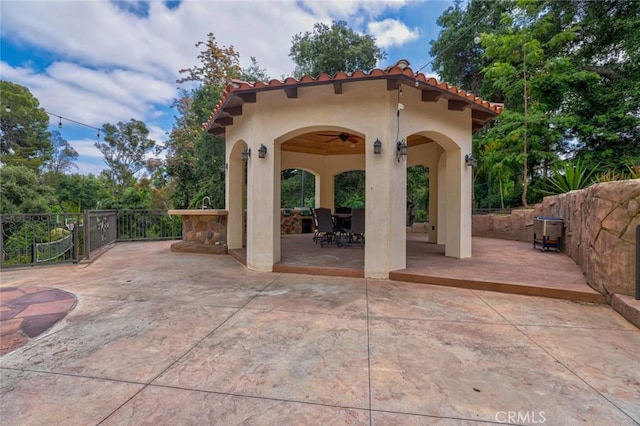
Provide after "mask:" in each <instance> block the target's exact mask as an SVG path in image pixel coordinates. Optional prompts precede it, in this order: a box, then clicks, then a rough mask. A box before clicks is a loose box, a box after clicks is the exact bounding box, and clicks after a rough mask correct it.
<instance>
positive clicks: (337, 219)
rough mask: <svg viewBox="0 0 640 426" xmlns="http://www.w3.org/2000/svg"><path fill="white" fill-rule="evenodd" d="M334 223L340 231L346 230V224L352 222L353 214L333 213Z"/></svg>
mask: <svg viewBox="0 0 640 426" xmlns="http://www.w3.org/2000/svg"><path fill="white" fill-rule="evenodd" d="M331 217H332V218H333V221H334V223H335V224H336V226H337V227H338V228H340V229H342V228H344V227H345V226H344V225H345V223H348V222H349V221H350V220H351V213H333V214H332V215H331Z"/></svg>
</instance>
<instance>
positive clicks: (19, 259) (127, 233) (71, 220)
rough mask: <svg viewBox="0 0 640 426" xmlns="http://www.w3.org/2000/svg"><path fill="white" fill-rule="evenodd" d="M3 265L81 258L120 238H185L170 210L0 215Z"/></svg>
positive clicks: (180, 226)
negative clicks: (168, 211) (168, 212)
mask: <svg viewBox="0 0 640 426" xmlns="http://www.w3.org/2000/svg"><path fill="white" fill-rule="evenodd" d="M0 228H1V232H0V267H1V268H6V267H17V266H34V265H38V264H45V263H46V264H51V263H64V262H78V261H80V260H82V259H91V256H92V254H95V252H96V251H97V250H99V249H101V248H103V247H105V246H108V245H109V244H113V243H115V242H117V241H143V240H171V239H181V238H182V220H181V218H180V217H179V216H169V215H168V214H167V211H166V210H87V211H85V212H84V213H38V214H0Z"/></svg>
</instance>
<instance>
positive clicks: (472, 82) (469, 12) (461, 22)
mask: <svg viewBox="0 0 640 426" xmlns="http://www.w3.org/2000/svg"><path fill="white" fill-rule="evenodd" d="M512 8H513V1H493V2H488V1H479V0H472V1H471V2H470V3H468V6H467V8H466V9H461V8H460V4H459V3H456V4H455V5H454V6H451V7H449V8H448V9H447V10H445V11H444V12H443V13H442V15H440V16H439V17H438V20H437V23H438V25H439V26H441V27H442V30H441V31H440V34H439V35H438V38H437V39H436V40H433V41H432V42H431V52H430V53H431V56H432V57H433V71H434V72H436V73H437V74H438V75H439V76H440V78H441V79H443V80H444V81H446V82H448V83H450V84H454V85H456V86H458V87H460V88H464V89H465V90H469V91H471V92H473V93H474V94H477V95H479V94H480V92H481V88H482V82H483V75H482V69H483V68H485V67H486V66H488V65H489V64H490V61H489V60H488V59H487V58H486V57H485V56H484V55H483V53H484V48H483V47H482V44H480V40H479V38H480V34H482V33H491V34H495V33H500V32H501V31H503V29H504V27H503V26H502V25H501V24H500V17H501V16H502V15H503V14H504V13H506V12H508V11H509V10H511V9H512Z"/></svg>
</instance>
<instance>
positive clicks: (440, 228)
mask: <svg viewBox="0 0 640 426" xmlns="http://www.w3.org/2000/svg"><path fill="white" fill-rule="evenodd" d="M436 169H437V170H438V180H437V181H436V185H437V186H438V190H437V192H436V196H437V200H438V201H437V206H436V211H437V216H438V224H437V225H436V226H437V228H436V231H437V232H436V239H435V240H434V241H435V242H436V243H437V244H446V242H447V241H446V236H447V212H446V207H447V184H446V182H447V174H446V169H447V157H446V155H445V153H444V152H443V153H441V154H440V155H439V156H438V165H437V167H436Z"/></svg>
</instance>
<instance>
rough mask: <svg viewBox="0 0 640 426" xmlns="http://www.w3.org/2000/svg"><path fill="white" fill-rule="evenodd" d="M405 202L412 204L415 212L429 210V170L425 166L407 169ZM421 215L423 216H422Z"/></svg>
mask: <svg viewBox="0 0 640 426" xmlns="http://www.w3.org/2000/svg"><path fill="white" fill-rule="evenodd" d="M407 202H412V203H413V205H414V208H415V211H416V220H417V218H418V210H421V211H424V212H425V214H424V215H426V212H427V211H428V210H429V169H427V168H426V167H425V166H413V167H409V168H407ZM424 215H423V216H424Z"/></svg>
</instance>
